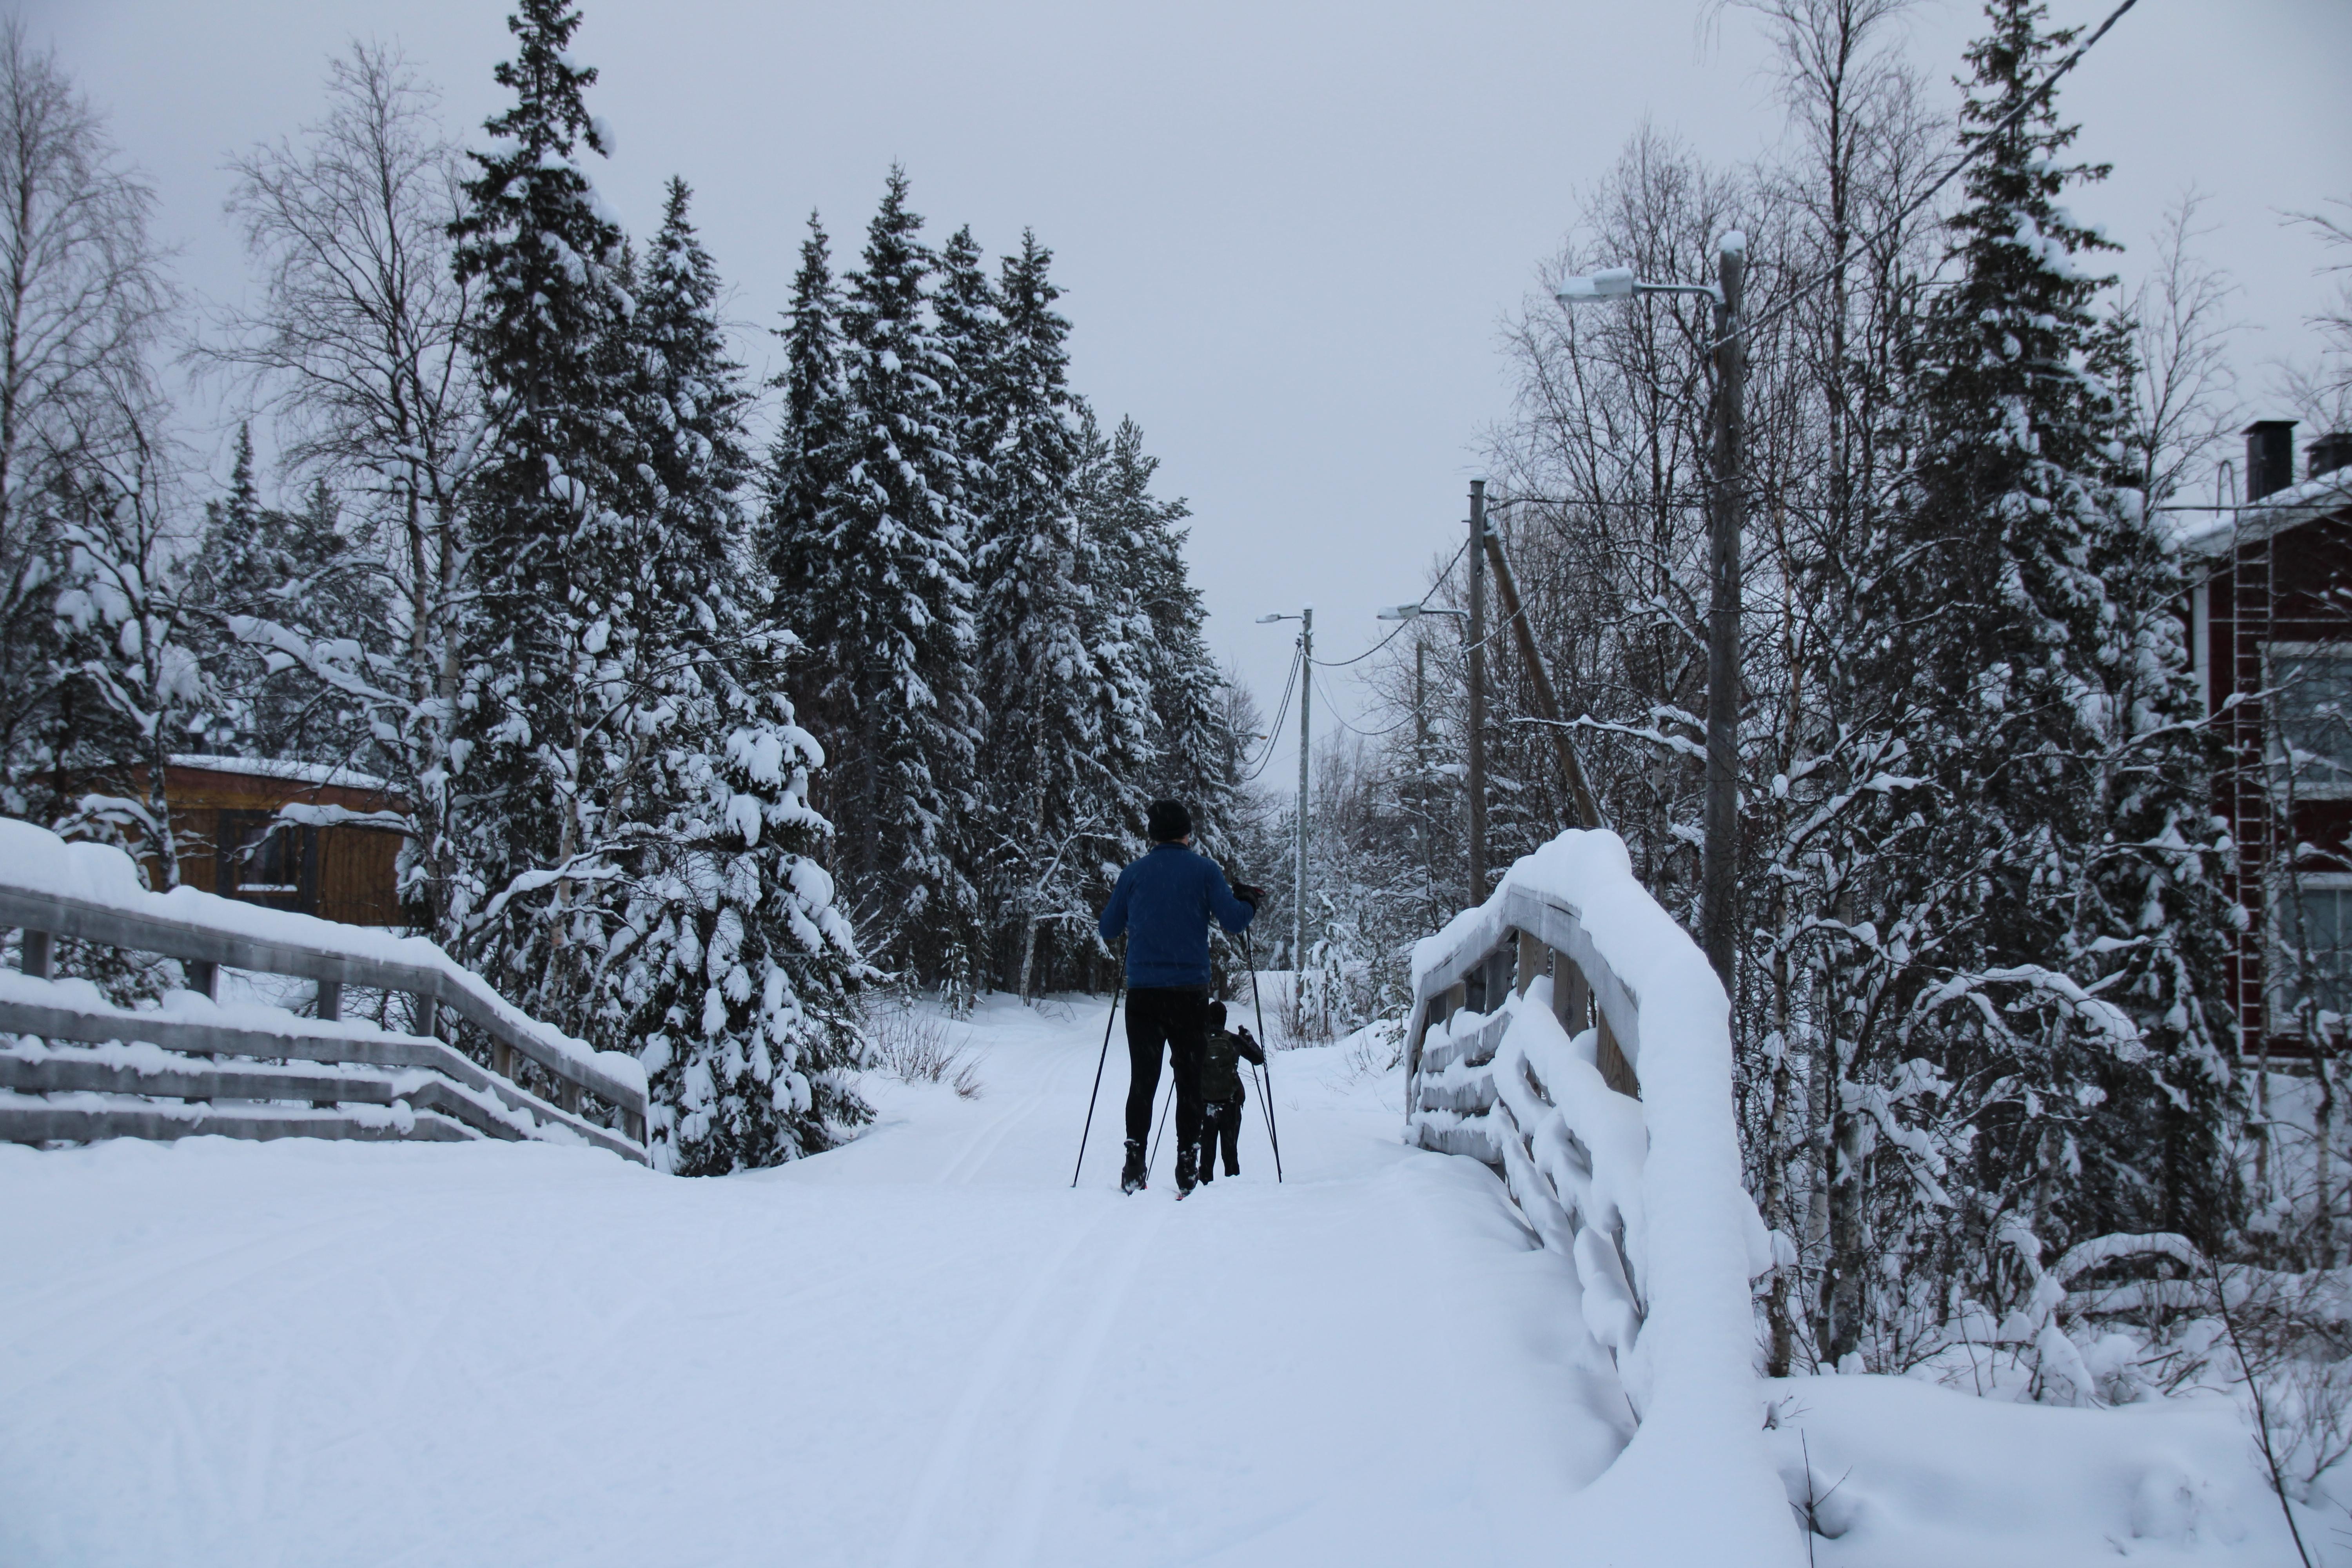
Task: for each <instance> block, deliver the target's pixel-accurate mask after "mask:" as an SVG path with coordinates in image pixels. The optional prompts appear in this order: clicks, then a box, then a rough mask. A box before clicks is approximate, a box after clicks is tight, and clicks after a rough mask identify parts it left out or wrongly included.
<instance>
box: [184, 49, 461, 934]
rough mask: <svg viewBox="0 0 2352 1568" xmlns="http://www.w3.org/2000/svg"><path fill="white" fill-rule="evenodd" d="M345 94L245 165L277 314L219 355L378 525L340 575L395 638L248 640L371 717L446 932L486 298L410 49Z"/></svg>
mask: <svg viewBox="0 0 2352 1568" xmlns="http://www.w3.org/2000/svg"><path fill="white" fill-rule="evenodd" d="M327 96H328V109H327V113H326V115H325V116H324V118H322V119H321V120H320V121H317V122H316V123H314V124H312V125H310V127H308V128H307V129H305V130H304V131H303V132H302V133H301V134H300V136H299V138H298V139H294V140H281V141H279V142H274V143H270V144H268V145H265V146H261V147H257V148H256V149H255V150H254V151H252V152H251V153H247V154H246V155H245V156H244V157H242V158H239V159H238V160H236V163H234V164H233V168H234V169H235V172H236V189H235V191H234V193H233V195H231V196H230V198H229V204H228V205H229V212H230V214H231V215H232V216H233V217H235V219H236V221H237V222H238V224H239V225H240V226H242V228H243V230H244V234H245V239H246V246H247V251H248V252H249V254H250V255H251V257H252V258H253V260H254V262H255V264H256V266H257V268H258V269H259V271H260V274H261V278H262V284H263V288H262V294H261V302H260V304H259V305H258V306H257V308H255V309H253V310H249V311H241V312H236V313H233V314H231V315H229V316H228V317H227V318H226V320H225V321H223V322H222V323H221V325H222V331H221V333H220V336H219V339H218V341H217V342H215V344H213V345H212V346H210V347H209V349H208V350H207V351H206V353H207V357H208V358H209V359H210V360H211V361H212V362H213V363H215V365H217V366H219V367H221V368H223V369H226V370H227V371H230V372H232V373H235V374H238V375H239V376H240V377H241V378H242V379H243V382H244V384H245V385H246V386H247V388H248V389H249V390H250V391H251V392H252V393H253V394H254V395H255V396H256V399H257V403H258V404H259V405H260V406H261V407H262V408H263V409H264V410H266V411H267V412H268V413H270V414H272V415H274V416H276V418H277V421H278V437H279V441H280V449H281V451H282V453H283V455H284V458H285V461H286V462H287V464H288V465H289V468H291V469H293V470H294V471H296V472H298V473H301V474H305V475H308V476H311V477H314V478H319V479H326V480H327V481H328V482H329V483H331V484H332V485H333V486H335V487H336V489H337V490H338V491H339V492H340V493H341V494H342V495H343V496H344V497H345V498H346V499H347V500H353V501H355V502H356V503H357V504H358V506H359V507H360V508H361V509H362V511H363V513H364V514H365V515H364V517H363V519H362V523H361V525H360V526H359V527H358V528H356V529H354V530H353V532H354V534H355V535H357V536H360V537H363V538H367V539H371V540H373V541H374V542H376V548H375V549H373V551H369V552H361V551H357V550H354V551H353V552H351V553H350V554H349V555H348V556H347V557H346V559H345V560H344V561H343V562H342V563H341V564H340V566H339V567H338V568H337V569H338V570H342V571H347V572H353V573H366V574H373V575H374V576H377V577H379V578H381V579H382V581H383V587H384V588H385V589H386V590H388V591H387V592H386V593H385V595H383V596H384V597H385V598H386V599H387V600H388V601H389V602H390V603H391V604H392V605H394V625H392V626H388V627H383V628H352V627H344V626H314V625H310V624H307V623H305V622H304V621H303V620H302V619H301V618H300V616H299V605H289V611H288V614H287V615H286V616H284V617H282V618H280V619H277V620H264V619H260V618H255V619H254V620H251V621H247V622H242V623H240V625H239V626H238V633H239V636H240V637H243V638H244V639H245V640H247V642H249V643H251V644H253V645H255V646H256V647H258V648H261V649H265V650H267V657H268V658H272V659H275V660H278V661H281V662H282V661H288V660H290V661H293V662H295V663H298V664H299V665H300V666H302V667H304V668H308V669H309V670H310V672H311V674H313V675H314V676H315V677H316V678H317V679H320V681H322V682H323V683H325V684H326V685H327V686H328V687H330V688H331V689H334V690H337V691H339V692H341V693H342V694H343V695H344V697H345V698H347V699H348V700H351V701H352V702H353V703H355V704H357V705H358V706H359V707H360V708H361V709H362V710H364V711H366V712H367V713H368V714H369V715H370V716H371V718H372V720H373V734H374V737H375V742H376V753H377V754H376V755H374V756H373V757H372V758H371V759H369V761H370V762H371V763H372V765H373V767H374V768H376V769H377V770H378V771H381V772H383V773H386V774H387V775H389V776H390V777H392V778H393V779H394V780H395V782H397V783H398V784H399V785H400V786H401V790H402V793H403V794H404V796H405V797H406V798H407V799H408V800H409V802H410V803H411V805H412V812H413V821H412V826H411V830H410V831H411V841H410V849H409V852H408V853H407V854H406V855H405V856H404V858H403V892H404V896H405V897H407V898H409V899H410V900H414V901H415V902H417V903H419V904H422V905H423V906H424V907H425V909H426V910H429V911H430V913H431V916H432V922H431V923H432V924H433V925H434V926H435V927H436V930H437V929H438V928H439V927H440V926H441V925H442V923H443V916H444V914H445V912H446V897H445V889H446V888H447V887H448V886H449V883H450V879H451V878H452V876H453V875H454V864H453V856H454V853H455V850H454V847H453V844H452V841H451V837H450V830H449V811H450V801H449V792H448V784H447V781H448V774H449V772H450V770H449V768H448V765H447V763H448V748H449V731H450V721H451V718H452V715H453V713H454V710H455V700H456V691H457V672H458V631H457V627H458V619H459V616H458V610H459V600H460V595H461V583H462V580H463V575H464V572H463V567H464V561H465V552H466V537H465V519H464V513H463V510H462V506H461V503H460V497H461V496H462V495H463V494H464V491H465V481H466V479H467V473H468V470H469V468H470V466H471V464H472V463H473V461H474V458H475V454H476V452H477V450H478V448H479V446H480V443H481V432H482V426H481V421H480V418H479V409H478V397H477V381H476V378H475V377H474V376H473V374H471V370H470V367H469V365H468V363H467V356H466V353H465V348H464V343H465V339H466V331H467V324H468V321H469V319H470V311H471V309H472V300H471V299H470V296H469V292H468V289H467V285H466V284H465V283H464V282H462V281H461V280H459V279H458V278H457V274H456V271H455V269H454V268H453V267H452V266H451V249H452V241H451V240H450V238H449V235H448V227H449V224H450V222H451V220H452V219H453V218H454V217H455V216H457V210H458V193H457V182H458V179H459V177H460V175H459V169H458V153H457V148H456V146H455V144H454V143H452V142H450V141H449V140H448V139H447V137H446V135H445V134H444V132H443V131H442V128H441V126H440V124H439V122H438V121H437V119H436V112H435V110H436V95H435V94H434V92H433V91H432V89H429V88H427V87H426V86H425V85H424V84H423V83H422V82H421V81H420V80H419V79H418V78H417V77H416V75H415V73H414V72H413V71H412V70H411V69H410V68H409V66H408V64H407V62H406V61H405V60H404V58H402V56H401V55H400V53H399V51H398V50H397V49H396V48H394V47H390V46H387V45H382V44H369V43H358V44H354V45H352V48H351V51H350V53H349V54H347V55H345V56H343V57H342V58H338V59H335V60H333V61H331V63H330V66H329V74H328V81H327ZM355 633H357V634H358V636H357V637H356V639H355V637H354V634H355ZM370 634H373V635H370ZM443 934H445V935H446V934H448V933H446V932H444V933H443Z"/></svg>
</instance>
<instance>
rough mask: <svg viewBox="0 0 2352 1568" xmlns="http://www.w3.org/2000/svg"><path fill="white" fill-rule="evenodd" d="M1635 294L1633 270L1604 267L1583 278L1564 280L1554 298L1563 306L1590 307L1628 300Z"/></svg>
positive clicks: (1555, 290) (1553, 292) (1553, 294)
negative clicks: (1612, 301) (1594, 303)
mask: <svg viewBox="0 0 2352 1568" xmlns="http://www.w3.org/2000/svg"><path fill="white" fill-rule="evenodd" d="M1552 298H1553V299H1555V300H1559V302H1560V303H1561V304H1563V305H1590V304H1591V303H1593V302H1594V301H1596V300H1628V299H1631V298H1633V268H1630V267H1604V268H1601V270H1600V271H1598V272H1594V273H1590V274H1588V275H1586V276H1584V277H1581V278H1563V279H1560V281H1559V288H1558V289H1554V290H1552Z"/></svg>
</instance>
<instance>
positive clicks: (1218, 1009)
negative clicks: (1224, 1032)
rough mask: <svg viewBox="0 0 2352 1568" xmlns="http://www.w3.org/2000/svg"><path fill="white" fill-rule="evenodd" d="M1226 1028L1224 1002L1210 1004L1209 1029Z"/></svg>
mask: <svg viewBox="0 0 2352 1568" xmlns="http://www.w3.org/2000/svg"><path fill="white" fill-rule="evenodd" d="M1224 1026H1225V1005H1224V1004H1223V1002H1212V1003H1210V1004H1209V1027H1211V1028H1212V1029H1222V1028H1223V1027H1224Z"/></svg>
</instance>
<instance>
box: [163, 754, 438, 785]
mask: <svg viewBox="0 0 2352 1568" xmlns="http://www.w3.org/2000/svg"><path fill="white" fill-rule="evenodd" d="M172 765H173V767H175V768H194V769H196V770H198V771H200V772H203V773H240V774H243V775H244V776H245V777H247V778H256V779H279V780H283V781H285V782H287V783H289V784H320V785H327V786H332V787H334V788H338V789H370V790H389V789H391V788H392V785H390V784H387V783H385V782H384V781H383V780H382V779H380V778H377V777H376V776H375V775H373V773H358V772H355V771H353V770H352V769H351V768H347V767H344V766H342V765H341V764H340V763H294V762H286V761H282V760H280V759H278V758H276V757H223V756H207V755H203V754H199V753H194V752H182V753H180V754H178V755H175V756H173V758H172Z"/></svg>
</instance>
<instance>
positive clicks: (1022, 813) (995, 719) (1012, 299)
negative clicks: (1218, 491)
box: [972, 234, 1149, 997]
mask: <svg viewBox="0 0 2352 1568" xmlns="http://www.w3.org/2000/svg"><path fill="white" fill-rule="evenodd" d="M1051 261H1052V253H1051V252H1049V251H1048V250H1047V249H1046V248H1045V247H1044V246H1042V245H1040V244H1039V243H1038V242H1037V237H1036V236H1034V234H1024V235H1023V236H1022V245H1021V251H1020V253H1019V254H1018V255H1017V256H1013V257H1008V258H1005V261H1004V265H1003V277H1002V279H1001V282H1000V284H999V286H998V290H997V292H998V297H999V300H1000V301H1001V312H1002V324H1001V327H1000V329H999V331H998V333H997V352H996V353H994V354H993V355H992V358H991V361H990V364H989V375H988V380H987V383H986V385H985V390H984V392H983V394H982V397H981V398H980V399H979V403H980V406H981V408H982V415H981V416H980V418H979V419H978V420H977V421H976V427H977V428H978V430H979V431H980V432H981V433H982V435H983V437H984V438H985V440H986V445H985V447H983V448H982V462H983V463H984V464H985V466H986V467H985V478H984V480H983V483H982V487H981V489H980V496H981V504H980V507H979V511H980V522H981V534H980V545H979V548H978V549H977V550H976V551H975V552H974V553H973V562H972V564H973V573H974V576H975V579H976V585H977V588H978V593H979V614H978V619H979V631H980V653H979V661H978V662H979V668H980V672H981V679H982V686H983V689H985V690H986V691H987V693H988V709H989V724H988V741H987V744H986V745H985V747H984V748H983V750H982V755H983V756H984V757H985V758H986V760H987V769H986V773H985V775H984V778H983V782H982V791H983V798H984V800H985V803H986V804H985V812H986V816H985V821H986V823H987V827H988V838H989V843H988V846H987V849H988V854H987V862H988V864H989V866H990V868H991V872H992V884H991V888H990V891H991V893H992V901H993V903H994V906H995V909H996V911H997V914H998V918H999V921H1000V922H1001V927H1000V929H1001V930H1003V932H1004V934H1006V935H1007V936H1009V937H1010V938H1011V940H1012V950H1013V975H1012V979H1013V989H1014V990H1015V992H1016V993H1017V994H1021V995H1023V996H1024V997H1025V996H1027V995H1029V994H1031V991H1032V989H1033V982H1034V980H1035V978H1036V974H1037V961H1038V938H1039V932H1040V928H1041V926H1043V925H1045V923H1047V922H1055V923H1057V924H1068V925H1070V926H1071V927H1072V928H1073V929H1076V922H1080V921H1083V920H1084V919H1085V918H1086V917H1087V915H1088V914H1089V913H1090V912H1091V906H1092V902H1093V899H1094V894H1095V891H1096V889H1095V887H1094V881H1093V877H1092V872H1093V869H1094V868H1095V867H1096V866H1097V865H1098V864H1099V863H1100V862H1101V861H1102V859H1103V858H1105V857H1106V855H1108V854H1116V853H1117V852H1118V849H1119V847H1121V846H1123V845H1124V843H1125V842H1126V840H1127V838H1128V829H1129V821H1130V819H1131V817H1132V815H1133V807H1134V801H1133V799H1132V798H1131V797H1132V796H1133V795H1134V794H1135V792H1136V790H1137V787H1138V781H1137V779H1136V773H1137V764H1138V763H1139V762H1140V761H1141V759H1142V750H1143V745H1144V733H1143V718H1144V712H1145V702H1146V700H1147V699H1148V695H1149V694H1148V692H1147V691H1146V690H1145V689H1143V686H1142V683H1141V681H1140V680H1139V679H1132V678H1131V677H1132V676H1133V675H1134V674H1135V673H1137V672H1135V671H1133V670H1132V669H1131V668H1130V667H1131V665H1132V662H1133V661H1132V660H1127V661H1125V662H1124V663H1121V662H1111V663H1108V664H1106V663H1104V662H1103V661H1101V660H1099V659H1098V658H1097V654H1098V652H1101V651H1106V650H1104V649H1103V648H1102V647H1101V644H1102V640H1103V639H1102V638H1101V637H1100V636H1099V631H1098V627H1099V625H1100V623H1101V622H1102V621H1103V619H1104V616H1103V614H1102V605H1100V604H1099V602H1098V601H1100V600H1103V599H1107V598H1108V599H1115V598H1116V596H1117V595H1118V588H1119V584H1118V582H1117V581H1116V578H1115V576H1114V575H1113V574H1112V572H1111V571H1110V570H1109V569H1108V562H1107V561H1106V559H1105V553H1106V552H1105V551H1104V550H1103V549H1102V547H1101V546H1102V542H1101V541H1100V540H1099V539H1097V538H1095V537H1092V536H1090V535H1088V534H1087V532H1086V531H1085V530H1084V529H1083V528H1082V526H1081V522H1080V518H1079V514H1078V508H1077V496H1076V484H1077V480H1078V477H1079V467H1080V462H1081V458H1082V456H1083V453H1082V449H1081V446H1080V437H1079V432H1078V430H1077V429H1076V427H1075V426H1074V425H1073V423H1072V416H1073V412H1074V410H1073V407H1072V399H1071V396H1070V392H1069V374H1068V372H1069V351H1068V349H1067V346H1066V339H1067V337H1068V333H1069V323H1068V322H1067V321H1065V320H1064V319H1063V318H1062V316H1061V315H1060V314H1059V313H1057V312H1056V311H1055V309H1054V301H1055V299H1056V298H1057V297H1058V295H1059V293H1060V290H1059V289H1055V287H1054V284H1053V282H1052V279H1050V278H1049V277H1048V275H1047V269H1048V268H1049V266H1050V264H1051ZM1090 634H1094V635H1091V636H1090ZM1108 651H1110V652H1112V653H1113V654H1114V655H1116V654H1117V653H1118V652H1119V651H1120V648H1119V647H1113V648H1110V649H1108ZM1122 677H1129V679H1121V678H1122Z"/></svg>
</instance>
